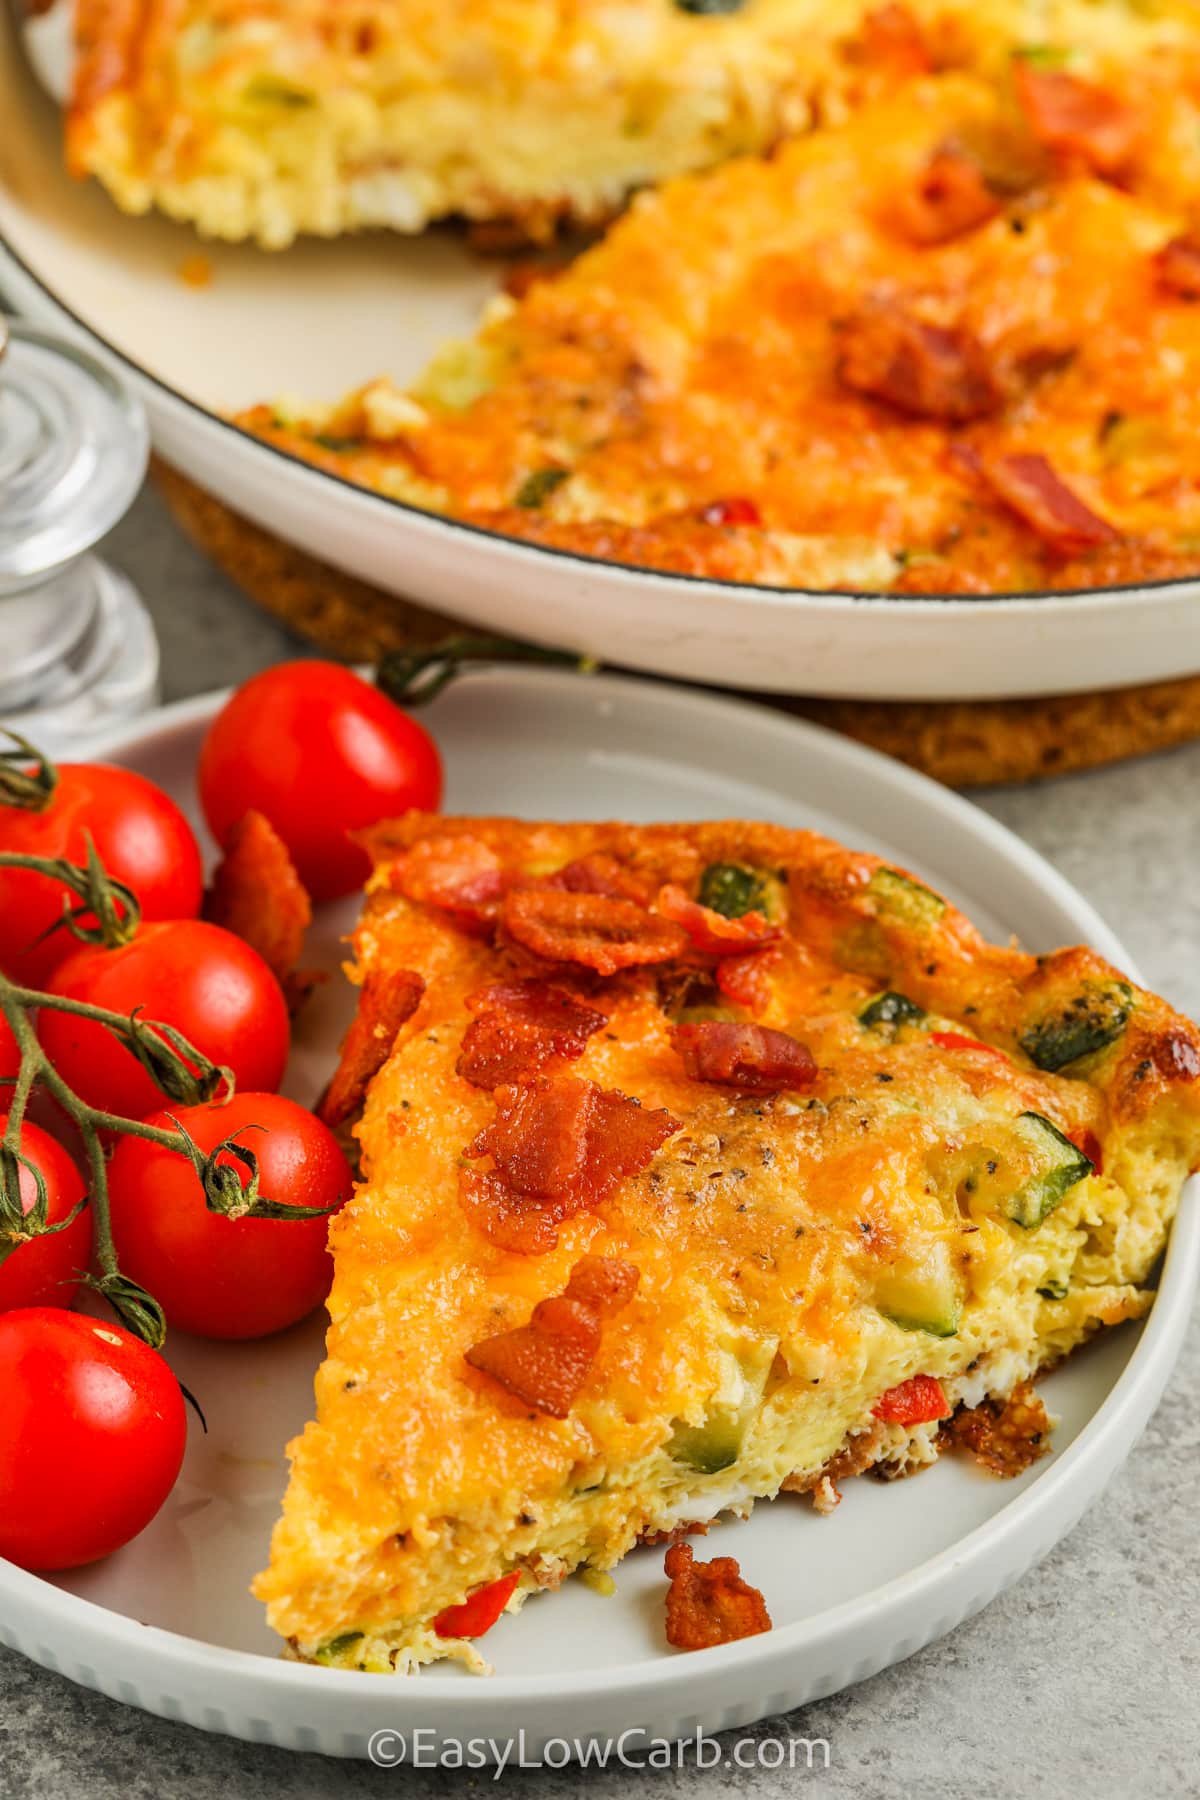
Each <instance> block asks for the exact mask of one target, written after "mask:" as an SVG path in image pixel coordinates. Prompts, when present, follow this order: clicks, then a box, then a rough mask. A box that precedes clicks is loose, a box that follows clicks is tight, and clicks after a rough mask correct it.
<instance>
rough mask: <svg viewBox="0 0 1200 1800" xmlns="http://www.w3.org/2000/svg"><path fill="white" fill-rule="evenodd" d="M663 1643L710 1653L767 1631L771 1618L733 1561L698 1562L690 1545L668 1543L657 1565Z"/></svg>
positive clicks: (760, 1599)
mask: <svg viewBox="0 0 1200 1800" xmlns="http://www.w3.org/2000/svg"><path fill="white" fill-rule="evenodd" d="M663 1569H664V1571H665V1573H666V1575H667V1577H668V1579H669V1581H670V1584H671V1585H670V1586H669V1587H668V1589H667V1642H668V1643H669V1644H673V1645H674V1646H675V1648H676V1649H677V1650H711V1649H712V1648H713V1647H714V1646H715V1645H717V1644H733V1643H736V1642H737V1640H738V1639H739V1638H747V1637H756V1636H757V1635H758V1634H759V1633H760V1632H763V1631H770V1629H771V1615H770V1613H769V1612H768V1611H767V1604H766V1601H765V1600H764V1599H763V1597H762V1594H761V1593H760V1592H759V1590H758V1588H756V1587H751V1586H750V1583H749V1582H748V1581H744V1580H743V1579H742V1571H741V1569H740V1568H739V1567H738V1564H737V1559H736V1557H732V1556H714V1557H713V1559H712V1561H711V1562H706V1563H698V1562H697V1561H696V1554H695V1551H694V1550H693V1549H692V1546H691V1545H690V1544H686V1543H685V1544H672V1545H671V1547H670V1549H669V1550H668V1551H667V1554H666V1558H665V1560H664V1562H663Z"/></svg>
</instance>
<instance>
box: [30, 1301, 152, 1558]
mask: <svg viewBox="0 0 1200 1800" xmlns="http://www.w3.org/2000/svg"><path fill="white" fill-rule="evenodd" d="M186 1438H187V1420H186V1415H185V1412H184V1403H183V1396H182V1394H181V1393H180V1391H179V1383H178V1382H177V1381H176V1379H175V1377H174V1375H173V1374H172V1373H171V1370H170V1369H169V1367H168V1366H167V1364H166V1363H165V1362H164V1361H163V1359H162V1357H161V1356H159V1355H158V1354H157V1353H156V1352H155V1351H153V1350H149V1349H147V1347H146V1345H145V1344H143V1343H141V1342H140V1341H139V1340H138V1339H137V1338H135V1337H134V1336H133V1334H132V1333H131V1332H128V1331H125V1330H124V1329H123V1328H122V1327H121V1326H120V1325H110V1324H109V1323H108V1321H107V1320H100V1319H92V1318H88V1317H87V1316H85V1315H84V1314H83V1313H71V1312H64V1311H62V1310H61V1309H60V1308H59V1307H56V1306H31V1307H24V1308H22V1309H21V1310H20V1311H18V1312H8V1313H0V1556H4V1557H7V1558H8V1560H9V1561H10V1562H15V1563H16V1564H17V1565H18V1567H20V1568H23V1569H39V1570H47V1569H75V1568H78V1567H79V1566H80V1565H81V1564H83V1563H89V1562H95V1561H97V1559H98V1558H100V1557H102V1556H109V1555H111V1554H112V1552H113V1551H114V1550H119V1549H120V1547H121V1545H122V1544H127V1543H128V1542H129V1540H130V1538H133V1537H136V1536H137V1534H138V1532H139V1531H142V1530H144V1528H145V1527H146V1526H147V1525H148V1524H149V1523H150V1521H151V1519H152V1518H153V1517H154V1515H155V1513H156V1512H157V1511H158V1509H159V1507H160V1506H161V1505H162V1503H163V1501H164V1500H165V1499H166V1497H167V1495H168V1494H169V1493H170V1491H171V1489H172V1487H173V1486H174V1485H175V1479H176V1477H177V1476H178V1474H179V1469H180V1464H181V1463H182V1462H183V1452H184V1445H185V1442H186Z"/></svg>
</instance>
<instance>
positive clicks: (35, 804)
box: [0, 725, 58, 812]
mask: <svg viewBox="0 0 1200 1800" xmlns="http://www.w3.org/2000/svg"><path fill="white" fill-rule="evenodd" d="M0 731H3V733H4V735H5V737H7V738H10V739H11V740H12V741H11V745H10V747H9V748H8V749H5V750H0V805H4V806H19V807H20V808H21V809H22V811H24V812H44V811H45V810H46V808H47V807H48V806H49V804H50V801H51V799H52V798H53V795H54V790H55V788H56V787H57V786H58V770H57V769H56V768H55V766H54V764H53V763H52V762H51V761H50V758H49V757H48V756H44V755H43V754H42V752H41V751H40V750H35V749H34V747H33V745H32V744H31V743H30V742H29V739H28V738H23V737H22V736H21V734H20V732H19V731H14V730H13V729H12V727H11V725H3V726H0ZM30 763H32V764H33V768H32V769H31V768H30V767H29V764H30Z"/></svg>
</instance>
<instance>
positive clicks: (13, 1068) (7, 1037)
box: [0, 1013, 21, 1100]
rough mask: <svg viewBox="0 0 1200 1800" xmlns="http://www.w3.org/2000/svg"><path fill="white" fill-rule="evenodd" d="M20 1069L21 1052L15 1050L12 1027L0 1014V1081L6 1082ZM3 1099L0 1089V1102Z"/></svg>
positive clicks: (15, 1042) (15, 1043)
mask: <svg viewBox="0 0 1200 1800" xmlns="http://www.w3.org/2000/svg"><path fill="white" fill-rule="evenodd" d="M20 1068H21V1052H20V1051H19V1050H18V1049H17V1040H16V1038H15V1037H14V1036H13V1034H12V1026H11V1025H10V1024H9V1022H8V1020H7V1019H6V1018H5V1017H4V1014H3V1013H0V1081H6V1080H8V1079H9V1078H10V1077H11V1076H14V1075H16V1074H18V1073H19V1071H20ZM3 1098H4V1092H3V1089H0V1100H2V1099H3Z"/></svg>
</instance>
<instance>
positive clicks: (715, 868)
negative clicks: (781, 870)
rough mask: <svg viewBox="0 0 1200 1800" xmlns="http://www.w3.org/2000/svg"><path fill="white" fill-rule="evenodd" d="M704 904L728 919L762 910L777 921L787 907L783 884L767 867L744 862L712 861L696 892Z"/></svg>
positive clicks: (768, 917)
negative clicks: (759, 867) (758, 867)
mask: <svg viewBox="0 0 1200 1800" xmlns="http://www.w3.org/2000/svg"><path fill="white" fill-rule="evenodd" d="M696 898H697V900H699V902H700V904H701V906H707V907H708V908H709V909H710V911H712V912H717V913H720V914H721V915H722V917H723V918H726V919H740V918H742V916H743V915H744V914H745V913H748V912H760V913H762V914H763V916H764V918H767V919H769V920H770V921H771V923H772V924H777V923H778V922H779V920H780V919H782V918H783V917H784V914H785V913H786V910H787V907H786V902H785V899H784V894H783V887H782V883H781V882H780V880H779V878H778V876H776V875H772V874H770V873H769V871H768V870H766V869H752V868H749V867H747V865H746V864H744V863H709V865H708V867H707V869H705V871H704V873H703V874H702V875H701V877H700V887H699V890H698V892H697V894H696Z"/></svg>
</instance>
